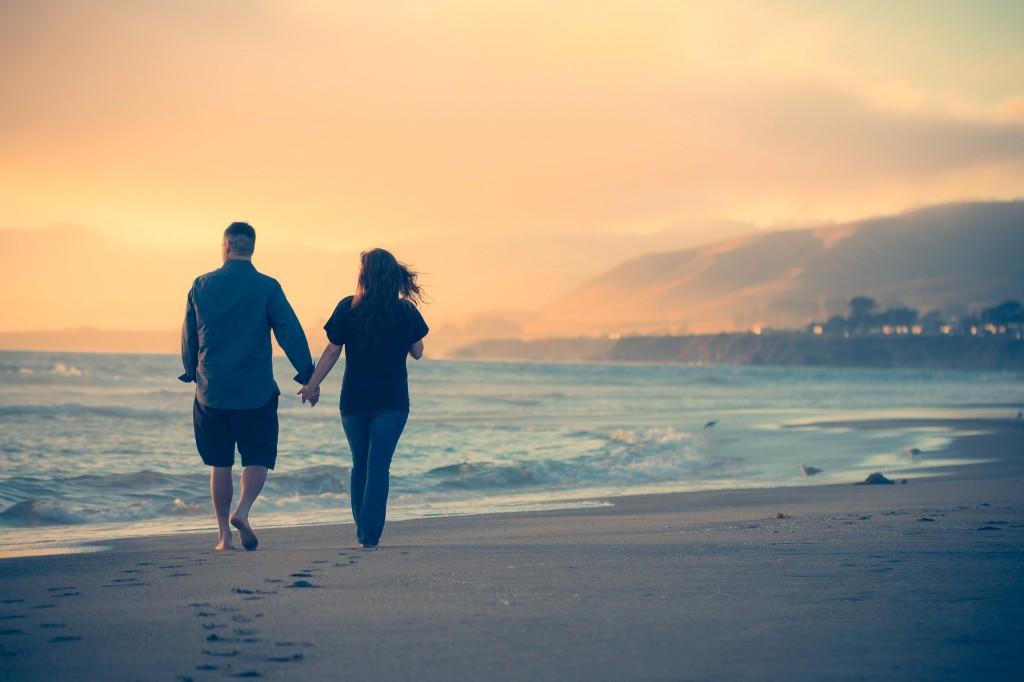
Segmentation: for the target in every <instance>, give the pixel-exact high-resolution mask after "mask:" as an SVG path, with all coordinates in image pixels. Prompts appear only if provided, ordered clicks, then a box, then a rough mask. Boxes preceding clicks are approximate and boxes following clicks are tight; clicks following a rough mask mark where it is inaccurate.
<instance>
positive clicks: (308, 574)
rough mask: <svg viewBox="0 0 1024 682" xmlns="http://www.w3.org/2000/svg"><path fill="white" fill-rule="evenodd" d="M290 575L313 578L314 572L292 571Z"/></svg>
mask: <svg viewBox="0 0 1024 682" xmlns="http://www.w3.org/2000/svg"><path fill="white" fill-rule="evenodd" d="M288 577H289V578H312V577H313V574H312V573H307V572H305V571H303V572H300V573H292V574H290V575H289V576H288Z"/></svg>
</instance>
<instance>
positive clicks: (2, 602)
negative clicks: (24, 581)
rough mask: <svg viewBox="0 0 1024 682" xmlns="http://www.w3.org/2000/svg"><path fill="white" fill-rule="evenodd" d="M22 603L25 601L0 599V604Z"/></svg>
mask: <svg viewBox="0 0 1024 682" xmlns="http://www.w3.org/2000/svg"><path fill="white" fill-rule="evenodd" d="M23 601H25V600H24V599H0V604H17V603H18V602H23Z"/></svg>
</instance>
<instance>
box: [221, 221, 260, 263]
mask: <svg viewBox="0 0 1024 682" xmlns="http://www.w3.org/2000/svg"><path fill="white" fill-rule="evenodd" d="M224 239H226V240H227V241H228V243H229V244H230V245H231V253H234V254H237V255H239V256H251V255H252V252H253V250H254V249H255V248H256V230H254V229H252V225H250V224H249V223H231V224H230V225H228V229H226V230H224Z"/></svg>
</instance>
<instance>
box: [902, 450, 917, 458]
mask: <svg viewBox="0 0 1024 682" xmlns="http://www.w3.org/2000/svg"><path fill="white" fill-rule="evenodd" d="M903 454H904V455H906V456H907V457H917V456H918V455H920V454H921V451H920V450H919V449H918V448H907V449H906V450H904V451H903Z"/></svg>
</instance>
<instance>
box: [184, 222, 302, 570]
mask: <svg viewBox="0 0 1024 682" xmlns="http://www.w3.org/2000/svg"><path fill="white" fill-rule="evenodd" d="M255 246H256V231H255V230H254V229H253V228H252V226H251V225H249V224H248V223H231V225H229V226H228V228H227V229H226V230H224V242H223V244H222V247H221V251H222V256H223V258H224V265H223V266H222V267H221V268H220V269H218V270H214V271H213V272H208V273H206V274H205V275H202V276H201V277H198V278H197V279H196V280H195V282H194V283H193V284H192V290H191V291H189V294H188V305H187V307H186V308H185V323H184V325H183V326H182V329H181V361H182V364H184V365H185V373H184V374H182V375H181V376H180V377H178V378H179V379H181V380H182V381H184V382H193V381H194V382H196V397H195V401H194V402H193V404H192V423H193V426H194V427H195V433H196V447H197V449H198V450H199V455H200V456H201V457H202V458H203V462H204V463H205V464H206V465H207V466H210V467H212V470H211V472H210V496H211V497H212V498H213V510H214V513H215V514H216V515H217V533H218V536H219V537H218V543H217V546H216V548H215V549H218V550H228V549H234V548H235V547H234V545H232V543H231V526H234V527H235V528H237V529H238V535H239V537H240V538H241V540H242V546H243V547H245V549H247V550H254V549H256V546H257V545H258V544H259V540H258V539H257V538H256V534H255V533H254V532H253V530H252V526H250V525H249V509H250V508H251V507H252V504H253V502H255V501H256V498H257V497H258V496H259V494H260V491H261V490H262V489H263V484H264V483H265V482H266V480H267V470H268V469H273V468H274V464H275V462H276V460H277V432H278V425H277V397H278V395H280V393H281V391H280V390H279V389H278V387H277V383H276V382H275V381H274V372H273V367H272V365H271V355H272V349H271V345H270V331H271V330H273V331H274V336H275V337H276V338H277V342H278V344H279V345H280V346H281V348H282V349H283V350H284V352H285V354H286V355H287V356H288V360H289V361H290V362H291V364H292V366H293V367H295V370H296V371H297V372H298V374H297V375H296V376H295V381H297V382H299V384H305V383H306V382H307V381H309V378H310V376H311V375H312V373H313V359H312V357H311V356H310V354H309V345H308V344H307V343H306V335H305V333H304V332H303V331H302V326H301V325H300V324H299V320H298V318H297V317H296V316H295V312H294V311H293V310H292V307H291V306H290V305H288V299H286V298H285V295H284V291H282V289H281V285H280V284H278V283H277V280H274V279H272V278H270V277H267V276H266V275H263V274H260V273H259V272H257V271H256V268H255V267H253V264H252V252H253V249H254V248H255ZM236 445H237V446H238V453H239V454H240V455H241V457H242V467H243V470H242V495H241V498H240V499H239V500H238V506H237V507H236V508H235V511H234V513H232V514H231V516H230V517H229V516H228V511H229V510H230V508H231V498H232V496H233V494H234V491H233V489H232V481H231V469H232V467H233V466H234V464H235V446H236ZM229 523H230V525H229Z"/></svg>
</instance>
